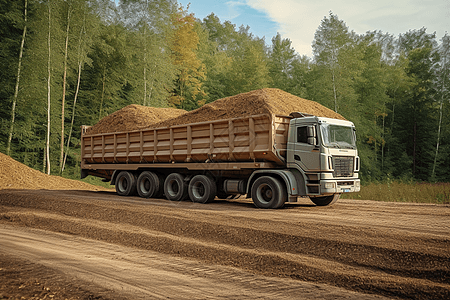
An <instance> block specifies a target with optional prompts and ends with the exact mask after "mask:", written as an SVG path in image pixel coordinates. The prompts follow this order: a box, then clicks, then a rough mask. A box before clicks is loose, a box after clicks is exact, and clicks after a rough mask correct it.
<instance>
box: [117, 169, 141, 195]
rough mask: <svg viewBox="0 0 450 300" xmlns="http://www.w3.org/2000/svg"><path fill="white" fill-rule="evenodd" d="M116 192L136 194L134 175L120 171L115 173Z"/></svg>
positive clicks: (119, 193)
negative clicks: (117, 173)
mask: <svg viewBox="0 0 450 300" xmlns="http://www.w3.org/2000/svg"><path fill="white" fill-rule="evenodd" d="M116 192H117V194H118V195H120V196H134V195H136V177H135V176H134V174H133V173H131V172H128V171H122V172H120V173H119V175H117V178H116Z"/></svg>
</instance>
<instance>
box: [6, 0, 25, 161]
mask: <svg viewBox="0 0 450 300" xmlns="http://www.w3.org/2000/svg"><path fill="white" fill-rule="evenodd" d="M27 8H28V0H25V1H24V14H23V16H24V26H23V33H22V41H21V43H20V52H19V62H18V67H17V77H16V85H15V89H14V98H13V103H12V108H11V126H10V128H9V135H8V142H7V146H6V155H10V151H11V140H12V136H13V132H14V121H15V119H16V104H17V97H18V95H19V83H20V73H21V71H22V57H23V49H24V44H25V37H26V35H27V16H28V13H27Z"/></svg>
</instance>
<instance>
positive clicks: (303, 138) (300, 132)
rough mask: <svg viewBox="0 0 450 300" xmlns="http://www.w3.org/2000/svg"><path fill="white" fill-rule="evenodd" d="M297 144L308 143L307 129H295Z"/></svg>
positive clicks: (303, 127)
mask: <svg viewBox="0 0 450 300" xmlns="http://www.w3.org/2000/svg"><path fill="white" fill-rule="evenodd" d="M297 143H305V144H307V143H308V127H307V126H302V127H297Z"/></svg>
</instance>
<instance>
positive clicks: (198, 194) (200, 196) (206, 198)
mask: <svg viewBox="0 0 450 300" xmlns="http://www.w3.org/2000/svg"><path fill="white" fill-rule="evenodd" d="M188 193H189V198H190V199H191V200H192V201H193V202H197V203H208V202H211V201H213V200H214V198H215V197H216V194H217V188H216V183H215V182H214V180H212V179H211V178H210V177H208V176H206V175H196V176H194V178H192V179H191V181H190V182H189V188H188Z"/></svg>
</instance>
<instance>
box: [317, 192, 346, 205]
mask: <svg viewBox="0 0 450 300" xmlns="http://www.w3.org/2000/svg"><path fill="white" fill-rule="evenodd" d="M340 196H341V194H334V195H330V196H323V197H310V198H309V199H311V201H312V202H313V203H314V204H315V205H317V206H327V205H332V204H334V203H335V202H336V201H338V199H339V197H340Z"/></svg>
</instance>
